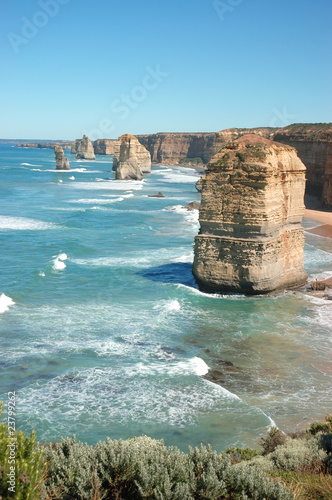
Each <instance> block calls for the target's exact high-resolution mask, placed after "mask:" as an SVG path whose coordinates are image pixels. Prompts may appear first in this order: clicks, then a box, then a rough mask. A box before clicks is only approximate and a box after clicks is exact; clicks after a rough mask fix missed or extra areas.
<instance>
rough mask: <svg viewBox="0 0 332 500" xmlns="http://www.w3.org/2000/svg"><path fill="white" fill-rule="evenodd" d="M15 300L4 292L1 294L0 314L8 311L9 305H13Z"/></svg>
mask: <svg viewBox="0 0 332 500" xmlns="http://www.w3.org/2000/svg"><path fill="white" fill-rule="evenodd" d="M14 304H15V302H14V301H13V299H11V298H10V297H8V296H7V295H5V294H4V293H2V294H1V295H0V314H2V313H4V312H6V311H8V309H9V306H13V305H14Z"/></svg>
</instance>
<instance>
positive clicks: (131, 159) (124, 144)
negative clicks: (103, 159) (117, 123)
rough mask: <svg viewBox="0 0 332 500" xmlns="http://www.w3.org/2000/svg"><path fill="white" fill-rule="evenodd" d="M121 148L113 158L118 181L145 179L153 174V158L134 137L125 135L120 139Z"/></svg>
mask: <svg viewBox="0 0 332 500" xmlns="http://www.w3.org/2000/svg"><path fill="white" fill-rule="evenodd" d="M119 144H120V148H119V150H118V152H117V151H116V153H115V156H114V158H113V170H116V179H122V180H124V179H126V178H127V179H137V180H140V179H142V178H143V174H147V173H150V172H151V156H150V153H149V152H148V151H147V150H146V149H145V147H144V146H142V144H140V142H139V141H138V140H137V138H136V137H135V136H134V135H131V134H125V135H122V136H121V137H120V138H119Z"/></svg>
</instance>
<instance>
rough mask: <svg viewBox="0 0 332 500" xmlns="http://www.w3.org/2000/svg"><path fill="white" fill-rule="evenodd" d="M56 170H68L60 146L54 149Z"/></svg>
mask: <svg viewBox="0 0 332 500" xmlns="http://www.w3.org/2000/svg"><path fill="white" fill-rule="evenodd" d="M54 153H55V165H56V167H55V168H56V170H70V165H69V161H68V158H66V157H65V154H64V152H63V149H62V147H61V146H55V147H54Z"/></svg>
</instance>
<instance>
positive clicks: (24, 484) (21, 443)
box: [0, 403, 45, 500]
mask: <svg viewBox="0 0 332 500" xmlns="http://www.w3.org/2000/svg"><path fill="white" fill-rule="evenodd" d="M2 409H3V403H1V404H0V418H1V414H2ZM13 443H15V446H13ZM10 445H11V446H10ZM11 450H12V451H11ZM13 457H15V458H13ZM12 460H13V461H14V462H12ZM11 467H14V469H12V470H11V469H10V468H11ZM13 470H14V472H15V474H14V475H15V486H13V489H14V490H15V491H13V490H9V487H12V486H11V484H9V483H8V482H7V481H8V480H9V479H10V476H9V474H10V472H11V471H13ZM44 471H45V464H44V459H43V452H42V451H41V450H40V449H39V448H38V446H37V443H36V434H35V433H34V432H33V431H32V433H31V436H30V437H28V436H25V434H24V433H23V432H22V431H15V432H14V433H13V435H11V436H9V433H8V425H6V424H2V423H0V498H2V499H3V500H5V499H9V498H10V499H13V498H15V500H37V499H39V498H40V494H41V488H42V483H43V479H44ZM14 475H13V476H12V477H13V479H14Z"/></svg>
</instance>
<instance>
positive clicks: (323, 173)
mask: <svg viewBox="0 0 332 500" xmlns="http://www.w3.org/2000/svg"><path fill="white" fill-rule="evenodd" d="M273 139H274V140H275V141H278V142H282V143H283V144H288V145H290V146H293V147H294V148H295V149H296V150H297V152H298V155H299V157H300V158H301V160H302V161H303V163H304V164H305V166H306V167H307V186H308V190H309V192H310V191H312V192H314V193H317V194H319V195H321V194H322V203H323V205H325V206H328V207H332V186H331V174H332V172H331V168H332V167H331V164H332V158H331V154H332V124H331V123H317V124H315V123H304V124H301V123H299V124H294V125H289V126H288V127H285V128H282V129H280V130H278V131H277V132H276V133H275V134H274V136H273Z"/></svg>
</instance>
